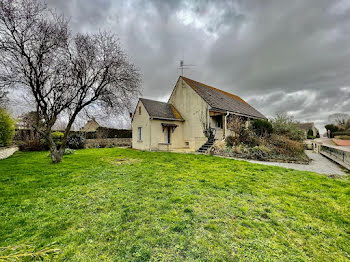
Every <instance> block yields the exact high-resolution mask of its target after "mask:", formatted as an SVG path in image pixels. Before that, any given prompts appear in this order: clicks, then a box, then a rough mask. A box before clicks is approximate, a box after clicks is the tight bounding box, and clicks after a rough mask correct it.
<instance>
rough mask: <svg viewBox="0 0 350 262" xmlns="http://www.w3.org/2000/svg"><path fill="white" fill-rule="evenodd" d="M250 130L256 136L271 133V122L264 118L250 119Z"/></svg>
mask: <svg viewBox="0 0 350 262" xmlns="http://www.w3.org/2000/svg"><path fill="white" fill-rule="evenodd" d="M251 127H252V130H253V131H254V132H255V134H257V135H258V136H267V135H269V134H271V133H272V130H273V129H272V124H271V123H270V122H269V121H268V120H265V119H254V120H253V121H252V125H251Z"/></svg>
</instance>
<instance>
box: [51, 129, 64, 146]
mask: <svg viewBox="0 0 350 262" xmlns="http://www.w3.org/2000/svg"><path fill="white" fill-rule="evenodd" d="M51 136H52V139H53V141H54V142H55V144H56V146H57V147H58V148H59V147H60V146H61V144H62V139H63V137H64V134H63V133H62V132H59V131H55V132H53V133H51Z"/></svg>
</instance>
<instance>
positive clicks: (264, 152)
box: [250, 146, 272, 160]
mask: <svg viewBox="0 0 350 262" xmlns="http://www.w3.org/2000/svg"><path fill="white" fill-rule="evenodd" d="M271 151H272V150H271V149H270V148H268V147H266V146H255V147H252V148H251V149H250V155H251V157H253V158H255V159H258V160H265V159H268V158H269V157H270V154H271Z"/></svg>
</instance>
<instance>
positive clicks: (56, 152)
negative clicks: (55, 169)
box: [47, 131, 64, 164]
mask: <svg viewBox="0 0 350 262" xmlns="http://www.w3.org/2000/svg"><path fill="white" fill-rule="evenodd" d="M47 143H48V145H49V148H50V155H51V160H52V163H54V164H56V163H60V162H62V157H63V153H64V150H63V152H62V150H60V149H57V146H56V144H55V141H54V140H53V139H52V136H51V131H49V132H48V135H47Z"/></svg>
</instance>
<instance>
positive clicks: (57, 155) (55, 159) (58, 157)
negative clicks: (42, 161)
mask: <svg viewBox="0 0 350 262" xmlns="http://www.w3.org/2000/svg"><path fill="white" fill-rule="evenodd" d="M50 154H51V160H52V163H54V164H56V163H60V162H61V161H62V156H63V154H62V153H61V151H60V150H57V149H53V150H51V149H50Z"/></svg>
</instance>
